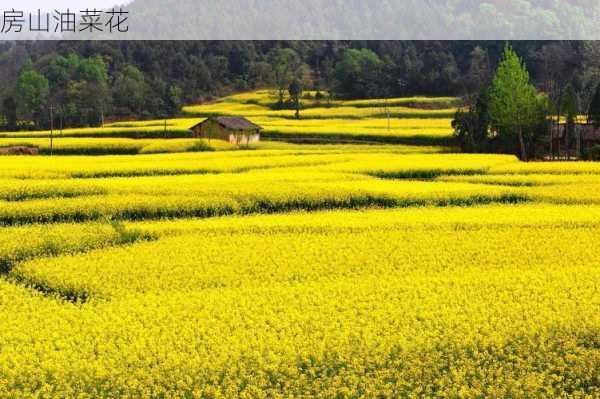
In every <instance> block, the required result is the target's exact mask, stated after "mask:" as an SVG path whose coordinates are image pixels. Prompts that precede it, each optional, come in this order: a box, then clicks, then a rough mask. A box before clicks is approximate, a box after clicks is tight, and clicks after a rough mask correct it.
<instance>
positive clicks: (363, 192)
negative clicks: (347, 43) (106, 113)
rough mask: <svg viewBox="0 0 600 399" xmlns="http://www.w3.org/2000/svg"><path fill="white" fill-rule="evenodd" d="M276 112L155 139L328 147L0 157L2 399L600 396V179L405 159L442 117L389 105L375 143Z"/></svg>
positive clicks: (74, 144) (361, 128) (418, 104)
mask: <svg viewBox="0 0 600 399" xmlns="http://www.w3.org/2000/svg"><path fill="white" fill-rule="evenodd" d="M273 95H274V93H273V92H272V91H268V90H265V91H258V92H251V93H242V94H237V95H234V96H231V97H228V98H225V99H223V100H220V101H218V102H216V103H214V104H205V105H200V106H195V107H192V108H189V109H186V110H187V111H188V112H190V113H193V114H196V115H197V117H194V118H191V119H187V118H186V119H185V120H184V119H182V120H169V121H167V124H168V129H171V131H172V132H177V131H179V130H178V129H185V126H184V125H186V124H190V123H192V124H193V123H195V122H194V121H199V120H201V118H202V116H200V115H204V114H206V115H208V114H210V113H211V112H212V111H214V112H215V113H219V112H222V113H227V112H232V110H236V112H237V111H238V110H247V111H249V112H250V111H252V110H254V111H256V113H255V114H252V113H250V114H249V116H250V118H251V119H253V118H254V119H253V120H254V121H260V123H261V124H263V125H264V126H265V128H266V134H272V135H273V137H274V136H276V135H277V134H280V135H288V137H292V136H294V137H297V136H300V135H302V134H304V138H311V139H315V141H318V140H316V139H317V138H318V139H319V140H323V138H324V137H329V138H330V139H331V141H332V144H325V143H324V142H318V143H316V144H306V143H304V144H298V143H296V144H291V143H284V142H264V141H263V142H261V143H260V144H257V145H254V146H252V147H251V148H248V149H240V148H237V147H235V146H230V145H228V144H227V143H215V141H214V140H213V141H211V144H210V146H211V148H207V147H203V148H193V150H194V151H193V152H188V151H190V150H191V148H190V146H194V145H197V143H198V142H199V140H193V139H191V138H172V139H169V140H166V139H164V138H163V139H161V138H159V137H160V136H156V137H155V136H153V135H157V134H159V132H160V131H161V129H162V131H163V132H164V121H142V122H140V121H134V122H118V123H114V124H112V125H109V126H106V127H105V128H104V130H102V129H101V130H98V129H96V130H95V131H92V130H90V129H83V130H81V132H80V133H76V132H70V133H72V134H69V135H68V136H69V137H58V138H57V139H56V147H55V149H56V151H57V153H58V154H61V155H59V156H53V157H50V156H46V155H40V156H35V157H31V156H2V157H0V398H2V399H3V398H7V399H21V398H24V399H29V398H36V399H38V398H49V399H50V398H69V399H70V398H312V397H315V398H359V397H366V398H488V397H489V398H590V399H591V398H598V397H600V372H599V371H598V370H600V338H599V337H600V293H599V287H600V268H599V267H598V261H597V258H598V256H597V252H598V250H597V245H595V243H596V241H597V240H598V236H599V235H600V194H598V193H600V167H598V164H596V163H591V162H590V163H585V162H531V163H522V162H519V161H518V160H517V158H516V157H514V156H510V155H492V154H477V155H476V154H458V153H451V151H452V148H449V147H446V146H437V145H426V146H425V145H421V146H420V145H418V144H440V143H442V142H443V141H444V140H446V139H447V137H446V135H449V134H450V133H449V131H448V130H446V129H448V126H447V125H446V124H447V123H448V118H447V116H441V115H443V114H444V113H446V112H447V110H449V109H452V108H453V107H455V106H456V105H457V104H456V100H455V99H453V98H426V97H414V98H406V99H390V100H388V101H387V105H388V106H389V108H390V109H393V110H394V112H403V113H404V114H402V117H401V118H399V117H398V116H399V115H396V116H395V117H394V119H393V120H392V121H391V123H390V129H389V130H388V126H387V118H385V117H382V116H381V115H380V113H381V112H383V111H382V109H383V108H385V107H386V104H385V103H382V101H383V100H360V101H338V100H327V99H322V100H319V101H317V100H316V99H315V98H314V93H311V96H313V98H310V99H309V98H307V99H305V109H304V110H303V113H306V116H307V118H306V119H301V120H300V121H296V120H293V119H292V118H291V117H290V116H289V115H288V114H290V115H291V113H292V112H293V111H289V110H280V111H276V110H273V109H272V108H271V106H272V101H273V98H274V97H273ZM208 111H211V112H208ZM329 111H331V112H329ZM427 111H429V114H428V115H427V116H426V117H425V115H423V118H422V119H421V118H420V117H419V116H417V115H416V114H417V113H419V112H427ZM244 112H245V111H244ZM350 112H352V113H354V115H353V116H349V113H350ZM409 112H410V113H413V114H411V115H408V113H409ZM181 131H183V130H181ZM136 132H146V133H144V134H140V135H139V136H136V135H138V134H139V133H136ZM269 132H270V133H269ZM36 134H37V135H38V136H39V137H35V136H36ZM77 134H80V135H81V136H82V137H81V136H77ZM46 135H47V133H44V132H42V133H32V132H26V133H23V134H22V135H20V136H19V137H14V135H13V134H12V133H6V134H4V137H2V138H0V145H12V144H31V145H38V146H40V148H41V149H42V151H43V152H45V151H46V148H47V144H45V142H46V141H47V138H46ZM93 135H97V136H98V137H89V136H93ZM102 135H104V136H102ZM386 135H387V136H393V137H394V139H393V140H396V141H394V143H391V142H390V141H386V140H385V137H386ZM76 136H77V137H76ZM86 136H87V137H86ZM174 136H176V134H175V133H174ZM351 136H355V138H356V137H360V136H369V137H370V138H376V140H375V141H378V143H377V144H373V145H369V144H368V143H365V142H362V143H361V144H349V143H347V142H346V139H348V138H349V137H351ZM134 137H137V138H134ZM411 137H412V138H411ZM414 137H418V138H419V139H418V140H421V141H418V140H415V141H414V142H412V143H411V144H410V145H398V144H397V143H399V142H401V139H406V138H411V140H413V139H414ZM431 137H433V138H435V140H433V141H431V140H430V138H431ZM436 137H437V138H436ZM448 137H449V136H448ZM425 138H427V139H425ZM393 140H392V141H393ZM436 140H438V141H436ZM324 141H325V140H324ZM206 145H207V146H208V143H206ZM200 150H204V151H200ZM210 150H213V151H210ZM61 151H62V152H61ZM163 152H165V153H163ZM173 152H176V153H173ZM67 154H70V155H67ZM86 154H87V155H86Z"/></svg>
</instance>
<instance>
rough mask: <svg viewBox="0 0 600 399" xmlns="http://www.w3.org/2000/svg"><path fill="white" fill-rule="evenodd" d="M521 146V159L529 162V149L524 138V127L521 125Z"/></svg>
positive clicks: (519, 134)
mask: <svg viewBox="0 0 600 399" xmlns="http://www.w3.org/2000/svg"><path fill="white" fill-rule="evenodd" d="M518 136H519V146H520V147H521V161H525V162H527V149H526V148H525V140H524V139H523V128H522V127H521V126H519V131H518Z"/></svg>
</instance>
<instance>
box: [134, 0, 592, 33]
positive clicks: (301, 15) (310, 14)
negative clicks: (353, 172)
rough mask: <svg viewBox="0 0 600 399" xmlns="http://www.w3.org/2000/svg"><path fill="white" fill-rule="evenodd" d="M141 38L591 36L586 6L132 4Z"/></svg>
mask: <svg viewBox="0 0 600 399" xmlns="http://www.w3.org/2000/svg"><path fill="white" fill-rule="evenodd" d="M128 9H129V10H130V11H131V12H132V16H135V19H132V32H131V34H132V35H134V36H135V37H136V38H141V39H148V38H150V39H152V38H154V39H158V38H161V39H164V38H183V39H237V38H249V39H316V40H318V39H324V38H344V39H356V38H369V39H383V38H393V39H402V40H407V39H425V40H427V39H438V38H439V39H445V40H457V39H461V40H462V39H469V38H478V39H488V38H490V39H497V38H513V39H534V38H539V39H542V38H543V39H550V38H552V39H554V38H564V37H569V38H580V39H584V38H592V37H598V24H597V23H596V21H597V18H598V13H599V12H600V5H599V3H598V2H597V1H594V0H487V1H480V0H387V1H380V0H361V1H353V0H304V1H293V0H278V1H276V2H273V1H268V0H267V1H265V0H244V1H240V0H221V1H218V2H211V1H206V0H178V1H177V2H176V4H172V3H171V2H165V1H161V0H135V1H134V2H132V3H131V4H130V5H129V6H128Z"/></svg>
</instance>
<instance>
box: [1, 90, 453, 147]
mask: <svg viewBox="0 0 600 399" xmlns="http://www.w3.org/2000/svg"><path fill="white" fill-rule="evenodd" d="M276 101H277V96H276V93H275V92H274V91H272V90H258V91H253V92H248V93H243V94H237V95H232V96H229V97H225V98H223V99H220V100H218V101H216V102H214V103H207V104H201V105H193V106H187V107H184V108H183V114H184V116H185V117H181V118H172V119H166V120H147V121H127V122H114V123H108V124H106V125H104V126H103V127H91V128H74V129H64V130H55V131H54V132H53V133H54V136H55V145H56V148H57V150H58V151H57V153H59V154H67V155H68V154H81V155H105V154H111V153H120V154H136V153H148V152H185V151H193V150H195V149H194V145H195V144H197V143H198V140H192V138H191V131H190V130H189V129H190V128H191V127H192V126H194V125H196V124H197V123H199V122H201V121H203V120H204V119H205V118H206V117H209V116H242V117H246V118H248V119H250V120H251V121H252V122H254V123H256V124H258V125H260V126H262V127H263V130H262V138H263V140H276V141H293V142H301V143H305V142H316V143H340V142H349V143H352V142H363V143H364V142H367V143H393V144H405V145H429V146H431V145H442V146H448V145H452V144H454V139H453V134H452V132H453V130H452V126H451V120H452V118H453V116H454V113H455V112H456V109H457V108H456V107H457V105H458V100H457V99H455V98H452V97H405V98H392V99H372V100H354V101H340V100H318V101H317V100H314V98H313V99H305V100H303V107H304V109H303V110H302V112H301V119H299V120H297V119H295V118H294V111H293V110H291V109H274V107H273V106H274V104H275V103H276ZM50 135H51V132H50V131H21V132H0V147H2V146H8V145H11V144H23V143H29V144H32V145H38V146H40V148H41V149H42V151H44V152H47V151H46V147H48V145H49V142H48V141H44V140H43V139H48V138H49V137H50ZM74 138H78V139H81V138H86V140H79V141H77V140H73V139H74ZM165 138H168V139H171V140H164V139H165ZM127 139H129V140H127ZM157 139H160V140H158V141H156V140H157ZM153 140H155V141H154V142H152V141H153ZM185 140H188V141H187V142H186V141H185ZM165 141H166V143H165ZM170 141H173V143H169V142H170ZM212 144H213V143H204V147H211V146H212ZM216 149H222V146H217V148H216ZM196 150H197V149H196Z"/></svg>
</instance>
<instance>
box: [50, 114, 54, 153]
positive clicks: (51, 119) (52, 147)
mask: <svg viewBox="0 0 600 399" xmlns="http://www.w3.org/2000/svg"><path fill="white" fill-rule="evenodd" d="M53 153H54V105H52V104H50V156H52V155H53Z"/></svg>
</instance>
